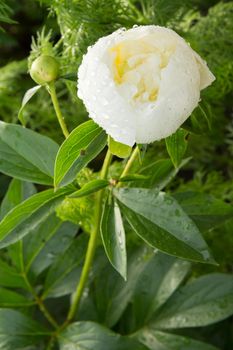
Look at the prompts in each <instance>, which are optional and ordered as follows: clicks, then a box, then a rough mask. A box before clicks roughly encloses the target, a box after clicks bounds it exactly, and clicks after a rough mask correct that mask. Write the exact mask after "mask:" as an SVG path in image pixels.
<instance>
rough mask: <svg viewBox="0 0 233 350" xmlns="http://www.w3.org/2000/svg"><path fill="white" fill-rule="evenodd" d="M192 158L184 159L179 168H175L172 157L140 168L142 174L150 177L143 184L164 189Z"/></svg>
mask: <svg viewBox="0 0 233 350" xmlns="http://www.w3.org/2000/svg"><path fill="white" fill-rule="evenodd" d="M190 159H191V158H186V159H184V160H183V161H182V162H181V163H180V165H179V166H178V167H177V168H174V166H173V164H172V161H171V160H170V159H159V160H157V161H155V162H154V163H151V164H149V165H147V166H145V167H143V168H142V169H141V170H140V174H142V175H145V176H147V177H148V179H147V180H145V181H144V183H143V184H141V186H142V187H147V188H148V187H156V188H158V189H159V190H162V189H163V188H164V187H166V186H167V185H168V184H169V182H171V180H172V179H173V178H174V177H175V176H176V175H177V173H178V172H179V170H180V169H181V168H182V167H183V166H185V165H186V164H187V163H188V162H189V161H190Z"/></svg>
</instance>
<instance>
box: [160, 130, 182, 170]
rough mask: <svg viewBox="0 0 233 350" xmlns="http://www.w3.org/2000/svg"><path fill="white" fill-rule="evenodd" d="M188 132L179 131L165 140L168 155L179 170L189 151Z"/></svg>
mask: <svg viewBox="0 0 233 350" xmlns="http://www.w3.org/2000/svg"><path fill="white" fill-rule="evenodd" d="M187 135H188V133H187V131H185V130H183V129H179V130H177V131H176V133H175V134H172V135H171V136H169V137H167V138H166V139H165V142H166V147H167V151H168V154H169V156H170V158H171V160H172V163H173V164H174V166H175V167H176V168H177V167H178V165H179V164H180V162H181V160H182V158H183V156H184V154H185V151H186V149H187V145H188V144H187Z"/></svg>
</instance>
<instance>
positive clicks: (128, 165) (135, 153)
mask: <svg viewBox="0 0 233 350" xmlns="http://www.w3.org/2000/svg"><path fill="white" fill-rule="evenodd" d="M138 154H139V148H138V147H137V146H136V147H135V148H134V150H133V152H132V154H131V156H130V158H129V160H128V162H127V163H126V166H125V168H124V170H123V172H122V174H121V177H123V176H125V175H127V174H128V173H129V171H130V169H131V167H132V165H133V163H134V161H135V160H136V158H137V157H138Z"/></svg>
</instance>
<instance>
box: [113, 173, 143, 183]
mask: <svg viewBox="0 0 233 350" xmlns="http://www.w3.org/2000/svg"><path fill="white" fill-rule="evenodd" d="M145 180H148V176H145V175H141V174H132V175H131V174H129V175H125V176H123V177H121V178H120V179H119V182H129V181H145Z"/></svg>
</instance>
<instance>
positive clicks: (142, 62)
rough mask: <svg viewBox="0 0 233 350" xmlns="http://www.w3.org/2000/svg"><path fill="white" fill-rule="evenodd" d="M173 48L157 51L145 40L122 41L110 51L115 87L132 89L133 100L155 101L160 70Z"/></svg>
mask: <svg viewBox="0 0 233 350" xmlns="http://www.w3.org/2000/svg"><path fill="white" fill-rule="evenodd" d="M173 51H174V48H173V47H169V48H168V49H167V48H166V49H161V48H158V47H156V46H155V45H153V42H152V44H151V43H150V41H148V40H142V39H141V40H125V41H123V42H121V43H119V44H117V45H115V46H114V47H112V48H111V49H110V54H111V55H113V75H114V80H115V82H116V83H117V84H118V85H123V84H130V85H134V86H135V87H136V92H135V93H134V95H133V99H134V100H135V101H140V102H153V101H156V99H157V96H158V92H159V86H160V78H161V70H162V69H163V68H165V67H166V66H167V64H168V62H169V58H170V55H171V54H172V52H173Z"/></svg>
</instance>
